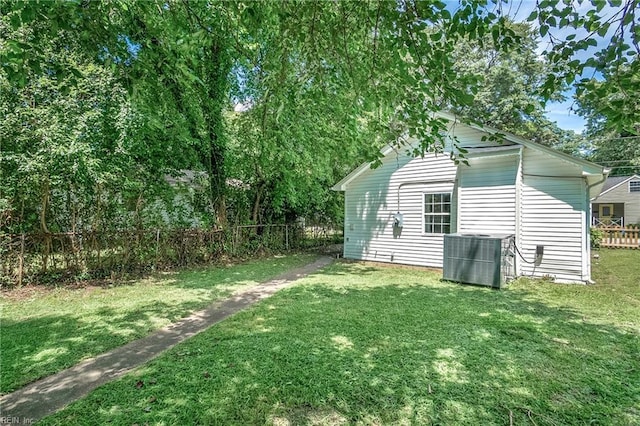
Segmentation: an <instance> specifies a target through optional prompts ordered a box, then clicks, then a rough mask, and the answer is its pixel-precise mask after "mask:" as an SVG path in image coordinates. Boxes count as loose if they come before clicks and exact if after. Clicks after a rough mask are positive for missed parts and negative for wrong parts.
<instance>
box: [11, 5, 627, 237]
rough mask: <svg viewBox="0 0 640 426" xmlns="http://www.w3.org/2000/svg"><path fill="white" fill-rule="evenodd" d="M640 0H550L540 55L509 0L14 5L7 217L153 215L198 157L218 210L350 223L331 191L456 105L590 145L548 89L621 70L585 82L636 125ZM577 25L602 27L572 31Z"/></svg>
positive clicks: (68, 224)
mask: <svg viewBox="0 0 640 426" xmlns="http://www.w3.org/2000/svg"><path fill="white" fill-rule="evenodd" d="M637 5H638V3H637V0H627V1H625V2H611V4H609V6H608V7H609V8H610V9H611V10H612V14H611V17H610V18H609V17H605V16H604V13H600V11H601V10H603V6H602V5H601V2H593V3H592V9H593V10H591V11H588V12H587V13H586V14H578V13H577V12H574V11H573V9H572V8H573V4H565V3H562V4H558V3H557V2H550V1H542V2H539V3H537V4H536V8H535V11H534V13H532V14H531V17H530V20H531V21H537V24H538V29H537V32H538V34H539V35H540V36H542V37H548V38H550V41H551V43H550V47H549V49H548V50H547V52H545V58H546V61H547V62H546V63H542V62H541V61H540V60H538V58H536V57H535V54H534V46H533V43H534V40H536V35H537V34H535V33H534V32H533V30H531V29H527V28H525V27H524V26H522V25H519V26H514V24H513V23H511V22H510V21H509V20H508V19H506V16H507V15H508V14H509V13H508V12H507V9H506V7H507V6H509V7H510V5H509V2H496V3H493V2H488V1H485V0H479V1H463V2H461V3H460V5H459V6H458V7H457V8H455V9H453V8H451V6H450V5H449V4H447V3H446V2H420V1H415V0H403V1H399V2H385V1H380V2H348V1H336V2H309V1H290V2H278V3H261V4H257V3H255V2H250V1H246V2H245V1H238V2H183V1H178V0H170V1H164V2H161V1H148V2H146V1H145V2H137V1H132V0H122V1H118V2H75V1H53V2H45V1H31V2H18V1H15V2H14V1H3V2H2V3H0V12H1V13H0V15H1V18H0V39H1V41H2V42H1V43H0V64H1V72H0V85H1V86H2V100H1V101H0V111H1V112H2V113H3V114H4V115H6V116H8V118H9V119H8V120H6V121H5V122H3V123H2V124H0V131H1V132H2V133H1V136H2V139H3V146H2V151H3V162H2V165H1V167H2V172H3V176H8V178H7V179H3V180H2V181H0V199H3V200H6V203H5V204H8V207H6V206H5V207H4V208H3V209H4V210H3V213H2V214H3V217H8V216H11V217H12V218H14V219H15V220H14V221H13V222H12V225H11V228H10V230H11V231H15V230H32V229H40V230H43V231H47V230H58V229H59V230H66V229H69V228H74V227H76V226H77V227H84V228H100V227H105V226H112V227H132V226H135V227H144V226H147V224H148V223H150V222H157V217H156V218H154V217H152V216H153V215H152V214H150V208H151V206H153V205H154V203H155V202H156V201H157V200H158V199H159V198H164V199H171V197H170V196H169V195H167V194H168V193H170V192H171V188H168V187H167V185H166V183H165V179H164V178H165V174H172V175H175V174H176V173H178V171H179V170H182V169H189V170H195V171H200V172H206V176H207V178H208V182H207V185H206V192H203V195H205V197H204V198H205V199H206V201H204V202H202V203H200V205H199V206H198V208H197V210H198V211H197V212H196V213H197V215H199V216H201V217H203V218H204V219H205V220H204V222H206V223H208V224H211V225H222V226H224V225H225V223H226V221H227V214H230V215H231V216H232V217H233V220H236V221H241V222H252V221H253V222H256V221H264V220H267V221H282V220H290V219H293V218H295V217H297V216H307V217H308V216H316V217H321V218H327V219H333V220H338V219H339V216H340V213H339V212H340V211H341V209H340V208H339V205H340V202H341V199H340V198H339V196H338V195H336V194H331V193H329V192H328V187H330V186H331V184H332V183H334V182H335V181H336V180H337V179H338V178H339V177H341V176H343V175H344V174H345V173H346V172H347V171H348V170H350V169H352V168H353V167H354V166H355V165H356V164H358V163H360V162H361V161H363V160H373V161H374V162H375V161H376V159H378V158H379V149H380V148H381V147H382V146H383V145H384V144H387V143H396V144H398V145H402V144H403V143H404V142H405V141H406V137H407V136H409V137H416V138H418V140H419V141H420V142H421V146H420V147H419V148H418V149H417V150H416V151H415V152H414V154H416V155H420V154H422V153H424V152H425V151H440V150H442V149H443V141H442V137H441V134H442V130H443V128H444V123H443V122H442V120H439V119H437V118H436V117H435V116H434V115H433V112H435V111H437V110H439V109H440V108H442V107H443V106H445V107H447V108H452V109H454V110H456V111H466V112H464V113H463V116H466V117H473V118H474V119H478V120H481V121H482V122H485V123H487V124H490V125H495V126H496V127H502V128H504V129H505V130H508V131H512V132H514V133H517V134H521V135H524V136H538V137H539V138H540V139H543V140H551V139H553V140H554V141H557V142H556V143H555V145H556V146H560V147H562V148H563V149H566V150H575V149H580V148H582V147H581V145H580V144H581V142H579V141H576V140H575V139H574V138H573V137H572V136H571V135H569V134H566V133H563V132H561V131H560V130H559V129H557V127H555V126H553V125H552V124H551V123H548V122H546V121H545V120H544V119H543V118H542V115H541V113H542V111H541V107H540V101H544V100H548V99H553V98H554V97H555V96H557V95H556V94H557V92H558V90H560V89H562V88H564V87H565V86H566V85H567V84H570V83H571V82H573V81H574V80H575V79H576V78H579V77H580V75H581V74H582V72H583V71H584V70H585V69H591V68H593V69H594V70H595V71H598V72H603V73H604V75H605V76H606V77H607V79H606V82H605V83H603V82H598V83H597V84H596V83H590V82H588V81H581V82H580V84H582V86H580V87H581V88H583V89H584V90H583V91H582V92H580V95H581V96H584V97H585V99H592V100H601V99H608V101H607V102H608V106H607V107H606V108H604V107H602V106H598V107H597V111H599V112H598V114H601V115H602V116H604V117H605V118H606V119H607V120H608V121H611V122H615V124H614V127H615V128H616V129H623V130H624V131H626V132H629V131H630V129H632V128H634V126H635V124H633V123H637V122H638V121H637V117H636V113H637V111H638V110H640V108H636V104H634V103H633V102H637V99H639V98H640V97H639V96H635V95H634V94H633V89H629V87H637V86H638V85H637V84H635V82H636V81H635V79H637V75H638V72H637V61H636V60H635V59H634V56H632V55H629V53H634V52H637V46H638V40H637V39H638V32H637V31H635V30H632V31H630V29H632V28H637V27H638V26H637V25H636V24H637V16H636V13H637V12H636V10H637V9H638V7H637ZM616 11H617V12H618V13H615V12H616ZM568 27H573V28H581V29H584V30H585V31H587V35H585V36H582V35H580V36H578V35H576V34H570V35H568V36H567V37H565V38H564V39H560V38H558V36H557V35H556V32H557V30H562V29H566V28H568ZM609 34H613V36H611V37H610V41H611V43H609V44H608V45H606V46H605V47H604V48H602V49H599V48H598V49H599V50H598V52H597V54H596V55H595V58H592V59H588V60H582V59H580V58H579V57H578V56H577V55H579V54H580V53H582V52H583V51H585V50H586V49H593V48H594V44H597V43H596V42H595V37H596V36H598V37H601V36H608V35H609ZM629 40H630V41H631V43H628V41H629ZM596 47H597V46H596ZM489 63H490V64H491V66H490V67H487V64H489ZM482 66H485V68H486V70H487V72H481V69H482ZM479 67H480V68H479ZM514 70H516V71H515V72H514ZM613 76H615V77H616V78H613ZM579 90H582V89H579ZM533 93H539V95H532V94H533ZM629 93H631V96H629ZM238 103H242V104H243V105H244V106H245V107H246V109H247V110H246V111H244V112H242V113H234V112H232V109H233V107H234V105H236V104H238ZM470 106H471V107H470ZM465 114H466V115H465ZM634 120H635V121H634ZM541 127H543V128H544V129H545V130H544V132H541V131H540V128H541ZM541 134H543V135H544V136H542V137H541V136H540V135H541ZM5 141H6V142H5ZM5 153H6V155H4V154H5ZM5 159H6V161H5ZM70 176H71V177H72V179H67V177H70ZM229 181H232V182H236V183H237V182H239V183H240V185H236V186H235V187H232V186H230V185H229ZM127 206H128V207H127ZM7 211H10V212H11V213H10V214H7V213H6V212H7ZM80 219H82V220H80ZM3 220H4V219H3ZM114 221H115V222H114ZM116 222H117V223H116Z"/></svg>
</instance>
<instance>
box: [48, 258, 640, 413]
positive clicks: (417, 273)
mask: <svg viewBox="0 0 640 426" xmlns="http://www.w3.org/2000/svg"><path fill="white" fill-rule="evenodd" d="M601 256H602V258H601V260H600V262H599V264H598V265H594V269H595V276H596V278H597V279H598V280H599V283H598V284H597V285H593V286H578V285H558V284H553V283H548V282H539V281H530V280H526V279H523V280H519V281H518V282H515V283H513V284H512V285H511V286H510V287H509V288H508V289H507V290H504V291H495V290H491V289H487V288H482V287H472V286H461V285H456V284H452V283H447V282H442V281H440V279H439V274H438V273H436V272H429V271H424V270H419V269H415V268H399V267H388V266H386V267H385V266H378V265H368V264H359V263H336V264H334V265H332V266H330V267H328V268H325V269H324V270H323V271H321V272H320V273H317V274H315V275H312V276H309V277H307V278H306V279H303V280H301V281H300V282H299V284H298V285H296V286H294V287H291V288H288V289H285V290H283V291H281V292H279V293H278V294H276V295H274V296H273V297H271V298H269V299H267V300H265V301H263V302H261V303H259V304H257V305H255V306H254V307H253V308H251V309H249V310H246V311H243V312H241V313H239V314H237V315H235V316H233V317H231V318H229V319H228V320H226V321H224V322H222V323H220V324H218V325H217V326H215V327H212V328H211V329H209V330H207V331H206V332H204V333H202V334H199V335H198V336H195V337H194V338H192V339H190V340H189V341H187V342H185V343H183V344H180V345H178V346H176V347H175V348H174V349H172V350H171V351H169V352H167V353H165V354H164V355H162V356H160V357H159V358H157V359H155V360H154V361H152V362H150V363H148V364H147V365H145V366H144V367H142V368H139V369H138V370H136V371H135V372H133V373H131V374H129V375H127V376H125V377H123V378H122V379H120V380H118V381H115V382H112V383H110V384H107V385H105V386H103V387H101V388H99V389H97V390H96V391H94V392H93V393H91V394H90V395H89V396H88V397H87V398H85V399H83V400H81V401H78V402H77V403H74V404H72V405H71V406H69V407H68V408H66V409H65V410H63V411H61V412H59V413H57V414H55V415H53V416H50V417H48V418H46V419H44V420H43V422H42V424H49V425H62V424H64V425H68V424H81V425H90V424H96V425H98V424H103V423H110V424H116V425H121V424H122V425H125V424H127V425H131V424H150V425H152V424H154V425H171V424H238V425H244V424H273V425H290V424H291V425H295V424H322V425H325V424H330V425H338V424H454V425H461V424H462V425H464V424H468V425H479V424H482V425H491V424H499V425H505V424H515V425H527V424H530V425H571V424H576V425H582V424H612V425H630V424H640V361H639V358H638V356H639V355H638V354H639V353H640V342H639V340H640V302H639V300H638V294H639V290H640V282H639V281H638V278H637V277H638V266H637V265H638V264H639V263H640V252H631V251H617V252H613V251H602V252H601Z"/></svg>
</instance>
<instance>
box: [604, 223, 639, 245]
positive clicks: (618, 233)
mask: <svg viewBox="0 0 640 426" xmlns="http://www.w3.org/2000/svg"><path fill="white" fill-rule="evenodd" d="M598 229H599V230H600V231H602V241H601V242H600V246H601V247H609V248H628V249H640V229H639V228H638V227H633V226H631V225H629V226H627V227H625V228H622V227H620V226H610V227H605V226H599V227H598Z"/></svg>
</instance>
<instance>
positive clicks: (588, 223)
mask: <svg viewBox="0 0 640 426" xmlns="http://www.w3.org/2000/svg"><path fill="white" fill-rule="evenodd" d="M610 171H611V170H607V169H604V170H603V171H602V179H601V180H599V181H597V182H595V183H592V184H591V185H589V184H587V193H586V194H585V195H586V198H587V206H588V208H589V210H588V211H589V217H587V220H585V228H586V229H585V232H586V235H587V240H586V253H587V271H588V272H589V276H588V277H587V279H585V280H584V281H585V282H586V283H587V284H595V281H593V280H592V279H591V220H592V218H591V216H592V212H591V196H590V194H591V188H593V187H594V186H597V185H600V184H603V183H604V182H605V181H606V180H607V175H608V174H609V172H610ZM586 180H587V178H586V177H585V181H586Z"/></svg>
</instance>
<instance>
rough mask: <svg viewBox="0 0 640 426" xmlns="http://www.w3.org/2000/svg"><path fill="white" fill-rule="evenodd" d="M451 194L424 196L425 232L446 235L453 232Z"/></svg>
mask: <svg viewBox="0 0 640 426" xmlns="http://www.w3.org/2000/svg"><path fill="white" fill-rule="evenodd" d="M450 222H451V193H434V194H424V216H423V223H424V232H425V233H427V234H445V233H449V232H450V231H451V226H450Z"/></svg>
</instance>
